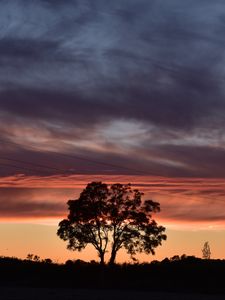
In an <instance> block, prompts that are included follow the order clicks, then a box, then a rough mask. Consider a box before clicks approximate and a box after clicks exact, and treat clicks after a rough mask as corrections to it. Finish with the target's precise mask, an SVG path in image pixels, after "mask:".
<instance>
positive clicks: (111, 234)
mask: <svg viewBox="0 0 225 300" xmlns="http://www.w3.org/2000/svg"><path fill="white" fill-rule="evenodd" d="M142 196H143V193H141V192H139V191H138V190H137V189H132V188H131V185H129V184H119V183H117V184H112V185H111V186H108V185H107V184H105V183H102V182H92V183H89V184H88V185H87V187H86V188H85V189H84V190H83V191H82V193H81V194H80V197H79V199H77V200H69V201H68V206H69V215H68V217H67V219H64V220H62V221H61V222H60V223H59V229H58V232H57V234H58V235H59V237H60V238H61V239H63V240H64V241H68V246H67V247H68V249H70V250H78V251H81V250H82V249H84V248H85V247H86V246H87V245H88V244H92V245H93V246H94V248H95V249H96V251H97V253H98V255H99V258H100V262H101V264H102V265H104V263H105V253H106V251H107V249H108V246H109V244H110V245H111V249H110V253H111V256H110V260H109V263H110V264H114V263H115V259H116V255H117V252H118V251H119V250H120V249H121V248H124V249H126V251H127V253H129V254H130V255H131V257H132V258H133V259H135V258H134V255H135V254H136V253H138V252H139V253H141V252H144V253H146V254H154V253H155V248H156V247H158V246H159V245H161V243H162V241H163V240H166V235H165V234H164V231H165V228H164V227H163V226H159V225H158V224H157V223H156V222H155V220H153V219H152V213H156V212H159V211H160V205H159V203H157V202H154V201H152V200H145V201H142V199H141V198H142Z"/></svg>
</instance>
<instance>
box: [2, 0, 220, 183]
mask: <svg viewBox="0 0 225 300" xmlns="http://www.w3.org/2000/svg"><path fill="white" fill-rule="evenodd" d="M224 8H225V4H224V2H223V1H220V0H216V1H214V2H213V3H212V1H210V0H204V1H203V0H201V1H197V2H196V1H193V0H188V1H185V3H184V2H181V1H178V0H172V1H169V2H166V3H165V1H163V0H159V1H153V0H150V1H147V0H141V1H137V0H129V1H128V0H124V1H110V2H109V1H103V0H96V1H90V0H85V1H84V0H77V1H75V0H74V1H44V0H42V1H41V0H39V1H29V4H27V1H24V0H18V1H1V3H0V20H1V21H0V25H1V26H0V28H1V29H0V62H1V70H0V125H1V137H2V138H7V139H9V140H11V141H12V140H15V141H19V142H20V145H21V148H18V147H15V149H13V151H11V152H10V151H9V149H8V148H6V147H5V146H4V149H3V148H2V149H1V155H6V154H7V153H8V154H10V155H11V157H13V158H16V159H21V160H28V159H29V160H31V161H36V162H37V163H41V162H42V163H43V162H44V163H46V164H47V163H48V164H50V165H54V166H59V167H61V168H69V166H73V165H74V164H73V163H72V162H71V161H69V160H68V161H66V160H65V159H64V158H58V159H56V158H55V156H54V155H52V154H48V153H47V152H46V151H45V150H44V147H43V144H44V143H46V144H47V145H48V146H51V147H50V148H51V149H52V148H55V149H56V150H57V151H59V152H60V151H61V152H66V153H67V154H74V155H81V154H82V155H83V156H84V157H88V158H89V159H90V160H92V161H95V160H97V161H103V162H110V163H111V164H112V165H113V164H115V165H117V166H118V165H122V166H124V167H125V168H124V170H122V169H119V168H118V167H116V168H115V167H112V168H111V167H110V166H109V165H108V166H103V165H100V164H93V163H91V162H90V163H87V162H86V164H85V165H84V161H82V160H75V161H74V163H75V169H76V170H77V172H80V173H90V174H96V173H99V172H100V173H102V174H105V173H107V174H108V173H112V174H115V173H118V172H119V173H123V174H127V173H128V172H133V173H134V174H137V172H136V173H135V171H134V170H135V169H137V170H141V171H142V172H147V173H150V174H152V175H163V176H171V177H178V176H181V177H182V176H184V177H191V176H194V177H214V178H216V177H224V176H225V173H224V170H223V165H224V163H225V157H224V145H225V144H224V140H225V138H224V133H223V130H222V128H223V127H224V126H225V117H224V116H225V101H224V96H225V95H224V76H225V72H224V71H225V70H224V67H223V65H224V64H223V62H224V60H225V55H224V46H225V42H224V34H225V26H224V19H225V13H224ZM119 121H120V122H121V121H122V122H125V125H124V127H123V128H122V130H117V131H118V132H116V134H114V135H115V136H116V137H114V139H112V138H111V136H110V133H111V132H113V130H114V131H115V130H116V129H115V128H114V127H113V126H112V123H113V122H114V123H116V122H119ZM114 123H113V124H114ZM131 124H135V125H136V126H139V125H140V126H144V127H145V128H146V132H144V133H143V132H142V131H140V134H139V133H138V134H137V136H138V135H139V136H138V138H137V141H136V142H135V143H133V144H132V142H133V137H132V138H131V137H130V138H129V136H128V138H127V140H128V141H126V143H125V142H124V140H125V139H126V136H125V137H124V138H123V137H122V138H121V137H120V134H121V132H120V131H123V130H124V131H125V129H126V130H128V128H129V126H130V125H131ZM114 125H115V124H114ZM110 126H111V127H110ZM28 128H29V130H30V131H28ZM124 128H125V129H124ZM103 129H107V130H108V131H106V133H104V134H103V133H102V130H103ZM107 135H108V136H107ZM35 138H36V140H37V142H36V145H37V144H38V142H39V141H40V142H39V143H41V144H40V148H41V149H42V150H41V151H35V150H34V149H33V150H32V149H30V150H28V149H27V148H29V144H32V142H33V143H34V142H35ZM129 139H130V144H129ZM41 141H42V142H41ZM43 141H44V142H43ZM71 142H73V143H71ZM212 143H213V145H214V143H216V145H214V147H212ZM202 144H203V145H202ZM90 145H91V146H90ZM7 151H9V152H10V153H9V152H7ZM42 152H43V153H42ZM53 158H54V163H51V162H52V161H53ZM128 167H132V168H133V171H131V170H130V171H129V170H128ZM11 169H12V170H11V171H10V166H9V167H7V168H6V166H5V168H3V167H2V169H1V174H11V172H14V170H13V168H11ZM24 172H25V170H24ZM35 172H38V173H39V174H40V175H42V173H41V171H40V169H38V170H37V169H35Z"/></svg>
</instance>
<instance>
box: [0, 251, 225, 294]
mask: <svg viewBox="0 0 225 300" xmlns="http://www.w3.org/2000/svg"><path fill="white" fill-rule="evenodd" d="M27 299H31V300H37V299H41V300H45V299H48V300H51V299H54V300H59V299H60V300H64V299H65V300H70V299H78V300H86V299H92V300H103V299H107V300H112V299H113V300H120V299H121V300H122V299H123V300H126V299H128V300H132V299H135V300H142V299H144V300H147V299H151V300H161V299H163V300H164V299H166V300H170V299H171V300H173V299H174V300H178V299H179V300H182V299H184V300H185V299H188V300H195V299H196V300H203V299H204V300H214V299H215V300H217V299H225V260H202V259H199V258H195V257H186V256H183V257H181V258H180V257H178V256H175V257H173V258H172V259H165V260H163V261H162V262H157V261H155V262H152V263H150V264H123V265H114V266H107V265H106V266H101V265H99V264H97V263H95V262H91V263H86V262H83V261H79V260H77V261H68V262H67V263H66V264H63V265H58V264H54V263H52V262H51V261H49V260H44V261H32V260H19V259H17V258H7V257H0V300H27Z"/></svg>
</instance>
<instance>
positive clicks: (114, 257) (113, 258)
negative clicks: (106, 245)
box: [109, 249, 116, 265]
mask: <svg viewBox="0 0 225 300" xmlns="http://www.w3.org/2000/svg"><path fill="white" fill-rule="evenodd" d="M115 260H116V251H115V250H114V249H112V252H111V257H110V260H109V264H110V265H114V264H115Z"/></svg>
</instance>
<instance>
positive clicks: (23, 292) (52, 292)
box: [0, 287, 224, 300]
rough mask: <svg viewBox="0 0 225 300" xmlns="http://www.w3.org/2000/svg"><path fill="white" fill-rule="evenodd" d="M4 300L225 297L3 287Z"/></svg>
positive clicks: (195, 299)
mask: <svg viewBox="0 0 225 300" xmlns="http://www.w3.org/2000/svg"><path fill="white" fill-rule="evenodd" d="M0 299H2V300H28V299H29V300H45V299H46V300H53V299H54V300H76V299H77V300H89V299H91V300H105V299H107V300H142V299H144V300H148V299H149V300H220V299H221V300H224V295H207V294H192V293H186V294H185V293H168V292H167V293H165V292H164V293H163V292H141V291H128V290H126V291H121V290H84V289H83V290H80V289H78V290H74V289H56V288H55V289H44V288H22V287H10V288H9V287H1V288H0Z"/></svg>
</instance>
